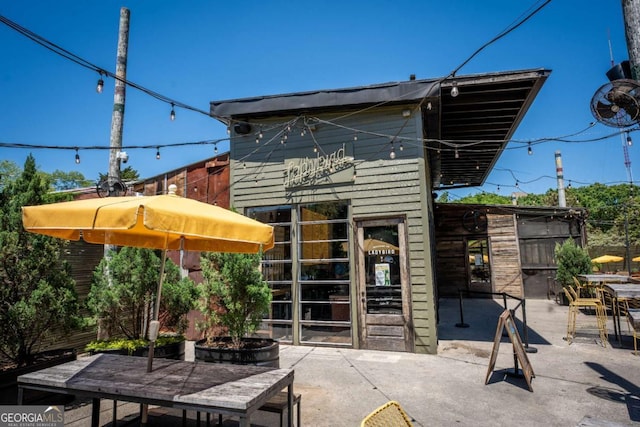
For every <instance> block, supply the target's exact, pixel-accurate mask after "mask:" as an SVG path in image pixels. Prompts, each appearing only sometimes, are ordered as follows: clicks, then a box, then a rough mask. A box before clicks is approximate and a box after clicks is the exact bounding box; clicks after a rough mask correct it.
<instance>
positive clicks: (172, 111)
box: [169, 102, 176, 121]
mask: <svg viewBox="0 0 640 427" xmlns="http://www.w3.org/2000/svg"><path fill="white" fill-rule="evenodd" d="M173 107H174V104H173V102H172V103H171V113H170V114H169V118H170V119H171V121H174V120H175V119H176V110H174V108H173Z"/></svg>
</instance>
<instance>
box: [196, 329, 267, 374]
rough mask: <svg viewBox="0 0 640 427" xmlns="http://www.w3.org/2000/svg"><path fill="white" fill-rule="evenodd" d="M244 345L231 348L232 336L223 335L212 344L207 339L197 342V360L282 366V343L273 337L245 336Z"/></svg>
mask: <svg viewBox="0 0 640 427" xmlns="http://www.w3.org/2000/svg"><path fill="white" fill-rule="evenodd" d="M243 342H244V347H243V348H240V349H235V348H231V346H230V344H231V338H230V337H221V338H217V339H216V340H214V341H213V344H212V345H209V344H208V343H207V340H206V339H203V340H200V341H197V342H196V343H195V360H200V361H203V362H210V363H231V364H235V365H256V366H267V367H271V368H279V367H280V343H279V342H278V341H276V340H274V339H271V338H243Z"/></svg>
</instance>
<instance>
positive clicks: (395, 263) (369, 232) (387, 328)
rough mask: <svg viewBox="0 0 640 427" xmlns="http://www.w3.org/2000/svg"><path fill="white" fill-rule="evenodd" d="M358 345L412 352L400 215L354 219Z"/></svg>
mask: <svg viewBox="0 0 640 427" xmlns="http://www.w3.org/2000/svg"><path fill="white" fill-rule="evenodd" d="M356 252H357V273H358V274H357V280H358V284H357V288H358V297H357V300H358V314H359V320H360V322H359V328H358V329H359V338H360V347H361V348H366V349H370V350H388V351H413V332H412V328H411V327H410V325H411V289H410V284H409V273H408V268H407V239H406V229H405V221H404V219H403V218H391V219H380V220H366V221H365V220H363V221H357V222H356Z"/></svg>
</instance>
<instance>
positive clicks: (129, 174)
mask: <svg viewBox="0 0 640 427" xmlns="http://www.w3.org/2000/svg"><path fill="white" fill-rule="evenodd" d="M108 176H109V174H106V173H101V174H100V181H106V180H107V178H108ZM138 179H140V174H139V173H138V171H137V170H135V169H134V168H132V167H131V166H127V167H126V168H124V169H123V170H121V171H120V181H124V182H127V181H137V180H138Z"/></svg>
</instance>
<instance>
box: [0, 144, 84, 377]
mask: <svg viewBox="0 0 640 427" xmlns="http://www.w3.org/2000/svg"><path fill="white" fill-rule="evenodd" d="M49 188H50V182H49V181H48V180H47V179H46V178H45V177H44V176H43V175H42V174H39V173H38V171H37V170H36V163H35V159H34V158H33V156H31V155H29V156H28V157H27V159H26V161H25V165H24V169H23V171H22V174H21V175H20V176H19V177H18V178H17V179H16V180H15V181H13V182H10V183H9V184H8V185H7V186H6V187H3V188H2V189H1V190H0V213H1V215H0V354H2V355H3V356H5V357H7V358H9V359H10V360H12V361H13V362H14V363H16V364H17V365H18V366H25V365H28V364H30V363H31V362H33V360H34V357H35V354H36V353H37V352H38V351H40V350H41V345H42V343H43V342H45V341H46V339H47V338H50V337H53V336H56V334H59V333H65V332H70V331H71V330H72V329H73V328H74V327H76V326H78V325H79V324H80V317H79V315H78V311H79V306H78V298H77V294H76V291H75V282H74V280H73V279H72V278H71V272H70V268H69V265H68V264H67V263H66V262H64V261H61V255H62V250H63V249H64V247H65V245H66V241H64V240H61V239H55V238H53V237H47V236H43V235H39V234H33V233H29V232H27V231H25V230H24V228H23V226H22V212H21V208H22V206H28V205H40V204H45V203H49V202H52V201H55V199H54V198H53V197H51V196H50V195H48V191H49Z"/></svg>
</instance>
